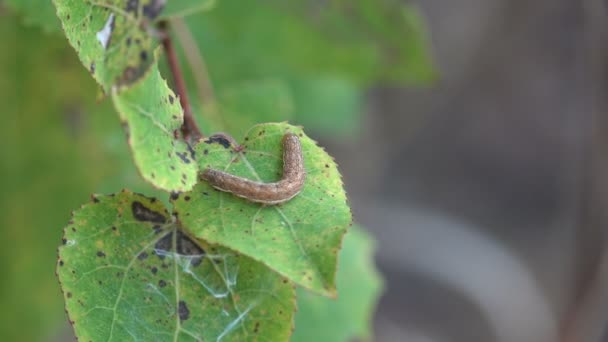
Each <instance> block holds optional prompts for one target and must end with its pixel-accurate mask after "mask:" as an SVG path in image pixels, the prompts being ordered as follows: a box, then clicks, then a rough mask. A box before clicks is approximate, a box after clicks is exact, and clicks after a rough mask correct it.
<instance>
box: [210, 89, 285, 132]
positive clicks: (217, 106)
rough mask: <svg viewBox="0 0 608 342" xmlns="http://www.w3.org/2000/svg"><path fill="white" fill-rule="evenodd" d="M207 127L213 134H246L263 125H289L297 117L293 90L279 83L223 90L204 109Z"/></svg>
mask: <svg viewBox="0 0 608 342" xmlns="http://www.w3.org/2000/svg"><path fill="white" fill-rule="evenodd" d="M202 108H203V110H202V117H203V118H204V119H205V120H202V121H201V122H203V127H209V128H210V129H211V131H212V132H218V131H222V132H229V133H230V134H232V136H233V137H235V138H237V139H238V138H240V135H242V132H245V131H247V130H248V129H249V128H250V127H251V126H253V125H255V124H257V123H260V122H278V121H285V120H288V119H290V118H292V117H293V110H294V104H293V99H292V96H291V92H290V89H289V86H288V85H287V84H286V83H285V82H281V81H279V80H270V79H267V80H255V81H243V82H235V83H234V84H233V85H232V86H229V87H224V88H223V89H221V90H220V92H219V94H218V98H217V100H215V101H214V102H211V103H206V104H203V105H202Z"/></svg>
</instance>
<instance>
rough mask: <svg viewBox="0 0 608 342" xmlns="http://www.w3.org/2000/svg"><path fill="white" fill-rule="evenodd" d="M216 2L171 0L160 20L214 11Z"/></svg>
mask: <svg viewBox="0 0 608 342" xmlns="http://www.w3.org/2000/svg"><path fill="white" fill-rule="evenodd" d="M215 2H216V0H169V1H167V3H166V4H165V8H164V9H163V11H162V12H161V14H160V16H159V18H160V19H171V18H183V17H186V16H188V15H192V14H195V13H198V12H203V11H207V10H210V9H212V8H213V7H214V6H215Z"/></svg>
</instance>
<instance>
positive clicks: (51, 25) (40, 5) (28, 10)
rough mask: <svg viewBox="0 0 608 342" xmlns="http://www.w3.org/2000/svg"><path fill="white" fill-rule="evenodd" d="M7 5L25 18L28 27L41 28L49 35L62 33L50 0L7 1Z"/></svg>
mask: <svg viewBox="0 0 608 342" xmlns="http://www.w3.org/2000/svg"><path fill="white" fill-rule="evenodd" d="M5 3H6V5H7V6H8V7H9V8H11V9H12V10H13V11H15V12H17V13H19V14H20V15H21V16H23V21H24V23H25V24H26V25H31V26H36V27H41V28H42V29H43V30H44V31H45V32H47V33H55V32H59V31H60V26H59V21H58V20H57V16H56V15H55V8H54V7H53V4H52V3H51V2H50V1H48V0H6V1H5Z"/></svg>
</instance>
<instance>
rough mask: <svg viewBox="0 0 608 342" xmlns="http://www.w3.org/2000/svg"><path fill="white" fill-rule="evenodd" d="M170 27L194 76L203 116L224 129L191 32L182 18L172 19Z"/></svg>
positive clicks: (207, 76) (205, 70)
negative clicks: (208, 117) (203, 112)
mask: <svg viewBox="0 0 608 342" xmlns="http://www.w3.org/2000/svg"><path fill="white" fill-rule="evenodd" d="M171 25H172V28H173V31H174V32H175V36H176V38H177V41H178V42H179V45H180V46H181V47H182V49H183V50H184V54H185V55H186V60H187V61H188V65H189V67H190V72H192V75H193V76H194V81H195V82H196V88H197V90H198V92H197V95H198V99H199V100H200V101H201V103H202V104H203V106H204V107H203V108H204V109H205V115H207V116H210V117H212V120H213V121H214V122H217V123H219V124H220V125H221V126H222V127H225V126H226V125H225V122H224V120H223V117H222V116H221V115H220V113H219V109H218V107H217V102H216V99H215V91H214V90H213V85H212V83H211V77H209V71H208V69H207V64H206V63H205V59H204V58H203V54H202V53H201V49H200V48H199V47H198V46H197V43H196V40H195V39H194V37H193V36H192V32H190V30H189V29H188V25H186V23H185V22H184V20H183V19H182V18H176V19H172V20H171Z"/></svg>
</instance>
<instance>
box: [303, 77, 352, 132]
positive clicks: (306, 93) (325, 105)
mask: <svg viewBox="0 0 608 342" xmlns="http://www.w3.org/2000/svg"><path fill="white" fill-rule="evenodd" d="M291 85H292V89H293V90H292V92H293V94H294V103H295V108H297V111H296V114H295V122H296V123H298V124H301V125H303V126H304V127H306V129H307V130H310V131H312V132H315V133H317V134H321V135H325V136H331V137H334V138H336V137H348V136H353V135H355V133H357V131H358V130H359V128H360V122H361V120H360V117H361V107H362V102H363V99H362V98H363V96H362V93H363V92H362V90H361V87H359V86H357V85H355V84H353V83H352V82H349V81H347V80H344V79H343V78H339V77H318V78H311V79H298V80H294V81H293V82H291Z"/></svg>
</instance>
